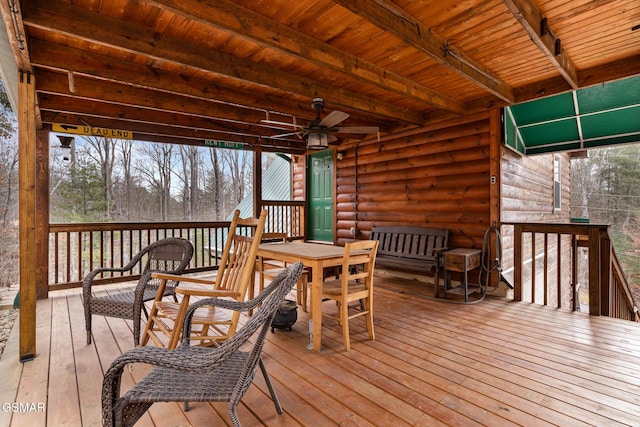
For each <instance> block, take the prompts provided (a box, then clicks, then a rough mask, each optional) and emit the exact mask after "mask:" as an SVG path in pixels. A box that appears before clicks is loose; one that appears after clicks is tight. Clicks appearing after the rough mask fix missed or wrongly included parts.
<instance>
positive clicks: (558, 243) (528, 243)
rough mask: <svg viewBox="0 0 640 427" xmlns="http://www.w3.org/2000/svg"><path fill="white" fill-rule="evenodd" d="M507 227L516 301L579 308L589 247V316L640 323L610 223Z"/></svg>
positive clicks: (543, 224)
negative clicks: (582, 254) (583, 261)
mask: <svg viewBox="0 0 640 427" xmlns="http://www.w3.org/2000/svg"><path fill="white" fill-rule="evenodd" d="M503 225H506V226H513V248H514V249H513V250H514V254H513V268H514V277H513V282H514V283H513V285H514V299H515V300H517V301H523V300H525V301H527V300H528V301H530V302H536V303H542V304H544V305H551V304H553V305H555V306H557V307H558V308H561V307H568V308H570V309H572V310H577V309H579V306H580V301H578V293H577V285H578V283H579V272H580V271H579V270H580V267H581V265H580V252H581V251H584V250H583V249H582V248H584V249H586V256H587V262H586V266H587V274H586V275H584V278H585V279H586V281H587V282H588V289H589V293H588V299H589V313H590V314H592V315H601V316H611V317H616V318H620V319H628V320H634V321H640V317H639V316H638V308H637V306H636V305H635V303H634V301H633V298H632V296H631V292H630V290H629V283H628V282H627V280H626V278H625V276H624V274H623V272H622V270H621V268H620V265H619V263H618V259H617V257H616V255H615V251H614V250H613V247H612V245H611V240H610V238H609V234H608V231H607V229H608V226H607V225H602V224H555V223H539V224H534V223H504V224H503ZM525 270H526V273H527V274H526V275H525V274H524V273H525ZM554 273H555V274H554ZM568 278H570V280H568ZM540 282H541V283H540ZM553 287H555V289H553Z"/></svg>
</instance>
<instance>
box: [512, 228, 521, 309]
mask: <svg viewBox="0 0 640 427" xmlns="http://www.w3.org/2000/svg"><path fill="white" fill-rule="evenodd" d="M513 299H514V300H515V301H522V226H520V225H515V226H514V227H513Z"/></svg>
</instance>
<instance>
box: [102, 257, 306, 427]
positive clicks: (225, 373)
mask: <svg viewBox="0 0 640 427" xmlns="http://www.w3.org/2000/svg"><path fill="white" fill-rule="evenodd" d="M301 272H302V264H301V263H296V264H293V265H292V266H290V267H289V268H288V269H287V270H286V271H283V273H282V274H281V275H279V276H278V277H277V278H276V279H275V280H274V281H273V282H271V284H270V285H269V286H267V288H265V290H264V291H263V292H261V293H260V294H259V295H258V296H256V297H255V298H254V299H252V300H249V301H246V302H237V301H230V300H226V299H219V298H208V299H204V300H201V301H198V302H196V303H194V304H192V305H191V306H190V307H189V309H188V310H187V314H186V316H185V320H184V329H183V334H182V341H181V343H180V345H179V346H178V348H177V349H175V350H168V349H165V348H158V347H138V348H134V349H132V350H129V351H127V352H126V353H124V354H122V355H121V356H120V357H118V358H117V359H116V360H115V361H114V362H113V363H112V364H111V367H110V368H109V369H108V370H107V372H106V373H105V376H104V381H103V383H102V421H103V424H104V425H105V426H130V425H133V424H135V422H136V421H137V420H138V419H139V418H140V417H141V416H142V415H143V414H144V413H145V412H146V411H147V409H148V408H149V407H150V406H151V405H152V404H153V403H154V402H229V408H228V411H229V417H230V419H231V421H232V423H233V425H234V426H240V420H239V419H238V416H237V414H236V407H237V406H238V404H239V403H240V400H241V399H242V397H243V396H244V394H245V393H246V391H247V390H248V388H249V386H250V385H251V383H252V381H253V378H254V376H255V373H256V370H257V367H258V365H260V369H261V370H262V373H263V375H264V377H265V380H266V383H267V386H268V388H269V392H270V393H271V397H272V399H273V402H274V404H275V407H276V411H277V412H278V414H281V413H282V408H281V406H280V402H279V401H278V397H277V395H276V393H275V390H274V388H273V385H272V383H271V379H270V378H269V375H268V374H267V371H266V369H265V367H264V364H263V362H262V359H261V357H260V353H261V351H262V347H263V344H264V339H265V336H266V335H267V332H268V330H269V326H270V324H271V320H272V319H273V316H274V315H275V313H276V310H277V309H278V306H279V304H280V302H281V301H282V300H284V298H285V297H286V295H287V294H288V293H289V292H290V291H291V289H292V288H293V286H294V285H295V284H296V282H297V281H298V278H299V277H300V274H301ZM202 306H215V307H221V308H225V309H231V310H237V311H243V312H248V311H249V310H251V309H256V308H257V307H258V306H259V308H257V309H256V311H255V313H254V314H253V316H251V317H250V318H249V320H248V321H247V322H246V323H245V324H244V326H243V327H241V328H240V329H238V330H237V331H236V333H235V334H234V335H233V336H232V337H231V338H229V339H228V340H227V341H225V342H224V343H222V344H221V345H220V346H219V347H199V346H191V345H190V329H191V320H192V319H191V318H192V316H193V314H194V312H195V310H196V309H197V308H198V307H202ZM250 343H253V344H251V348H247V347H246V346H247V345H249V344H250ZM241 346H242V347H243V351H240V347H241ZM130 363H146V364H151V365H153V366H154V369H152V370H151V372H150V373H149V374H148V375H147V376H145V377H144V378H143V379H142V380H141V381H140V382H139V383H137V384H136V385H134V386H133V387H132V388H131V389H130V390H128V391H127V392H126V393H124V394H123V395H122V396H121V397H120V396H119V395H120V384H121V378H122V373H123V371H124V368H125V366H126V365H127V364H130Z"/></svg>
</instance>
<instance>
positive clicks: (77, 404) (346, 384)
mask: <svg viewBox="0 0 640 427" xmlns="http://www.w3.org/2000/svg"><path fill="white" fill-rule="evenodd" d="M430 293H431V290H429V289H428V288H426V286H425V284H424V283H418V282H407V281H404V280H398V279H390V278H381V279H378V281H377V290H376V301H375V307H376V313H375V325H376V336H377V339H376V340H375V341H369V340H367V339H366V333H365V331H364V321H363V319H362V318H361V319H358V320H355V321H353V322H352V323H353V324H354V326H353V332H352V351H351V352H349V353H345V352H344V351H343V347H342V338H341V335H340V330H339V329H338V327H337V324H336V323H335V322H334V321H333V320H327V321H326V322H325V327H324V330H323V340H322V342H323V348H322V351H321V352H320V353H319V354H316V353H313V352H311V351H308V350H306V346H307V344H308V343H309V337H308V333H307V326H306V325H307V320H308V317H307V315H306V314H305V313H303V312H302V311H301V310H299V317H298V322H297V323H296V325H294V330H293V331H292V332H288V331H276V332H275V333H274V334H271V333H270V334H269V337H268V343H267V345H266V347H265V351H264V354H265V356H264V358H265V363H266V366H267V369H268V370H269V372H270V374H271V376H272V378H273V380H274V382H275V386H276V388H277V391H278V394H279V397H280V399H281V402H282V405H283V407H284V410H285V413H284V414H283V415H281V416H278V415H277V414H276V412H275V410H274V407H273V404H272V402H271V400H270V399H269V397H268V394H267V392H266V387H265V385H264V381H263V379H262V376H261V374H260V373H258V375H257V376H256V381H255V383H254V386H252V387H251V388H250V390H249V392H248V393H247V395H246V396H245V398H244V399H243V404H242V407H241V408H240V410H239V416H240V419H241V421H242V422H243V424H244V425H246V426H255V425H268V426H298V425H302V426H313V427H316V426H333V425H344V426H403V425H414V426H438V425H454V426H467V425H478V424H480V425H489V426H506V425H524V426H539V425H559V426H581V425H597V426H615V425H635V426H638V425H640V363H639V361H640V327H639V326H638V325H636V324H633V323H630V322H625V321H618V320H615V319H609V318H597V317H590V316H588V315H586V314H580V313H569V312H565V311H558V310H555V309H552V308H548V307H541V306H536V305H531V304H527V303H514V302H510V301H505V300H501V299H491V298H487V299H486V300H485V301H483V302H482V303H479V304H475V305H467V306H464V305H458V304H448V303H445V302H442V301H435V300H433V299H432V298H430V297H429V296H428V295H430ZM79 295H80V294H79V291H78V290H71V291H64V292H58V293H54V294H53V295H51V297H50V298H49V299H48V300H43V301H39V303H38V316H37V322H38V325H37V334H38V340H37V345H38V348H37V353H38V356H37V357H36V358H35V360H33V361H30V362H27V363H24V364H20V363H19V362H17V359H18V357H17V354H18V340H17V328H15V329H16V330H14V331H13V333H12V338H11V340H10V342H9V343H8V346H7V349H6V351H5V354H4V356H3V359H2V361H0V372H2V374H1V375H2V387H1V389H0V401H1V402H3V403H5V404H6V403H11V402H21V403H32V404H36V405H37V404H38V403H41V404H43V405H42V406H43V407H44V408H45V409H46V410H45V411H37V406H35V405H34V407H32V408H31V409H32V411H30V412H20V413H11V412H8V411H7V410H6V409H8V408H6V405H5V407H3V408H0V409H1V410H0V426H4V425H12V426H29V427H33V426H45V425H47V426H62V425H69V426H93V425H101V418H100V391H101V385H102V373H103V371H104V370H105V369H106V368H107V367H108V366H109V364H110V363H111V361H112V360H113V359H114V358H115V357H116V356H117V355H119V354H120V353H121V352H122V351H125V350H127V349H129V348H131V347H132V334H131V329H130V324H129V323H128V322H126V321H123V320H119V319H111V318H108V319H104V318H98V317H96V318H95V320H94V324H95V326H94V334H95V340H94V344H92V345H86V343H85V333H84V320H83V315H82V304H81V301H80V296H79ZM326 306H327V307H326V308H327V309H328V310H330V309H331V304H326ZM147 369H148V368H147V367H146V366H142V365H135V366H134V367H133V368H132V369H131V370H130V372H129V373H127V374H126V375H125V378H124V381H123V388H127V387H129V386H130V385H131V384H132V382H133V381H135V380H137V379H139V378H140V377H141V376H142V375H144V372H145V371H146V370H147ZM228 423H229V420H228V417H227V415H226V406H225V405H224V404H193V405H192V408H191V410H190V411H188V412H186V413H183V412H182V410H181V405H179V404H174V403H171V404H156V405H154V406H153V407H152V408H151V410H150V411H149V412H148V413H147V415H146V416H145V417H144V418H143V419H142V420H140V422H139V424H138V425H141V426H178V425H193V426H207V425H224V424H228Z"/></svg>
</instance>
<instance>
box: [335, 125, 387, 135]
mask: <svg viewBox="0 0 640 427" xmlns="http://www.w3.org/2000/svg"><path fill="white" fill-rule="evenodd" d="M336 129H337V130H336V132H338V133H363V134H371V133H378V127H377V126H342V127H339V128H336Z"/></svg>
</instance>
